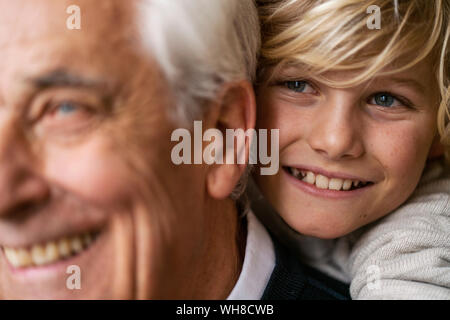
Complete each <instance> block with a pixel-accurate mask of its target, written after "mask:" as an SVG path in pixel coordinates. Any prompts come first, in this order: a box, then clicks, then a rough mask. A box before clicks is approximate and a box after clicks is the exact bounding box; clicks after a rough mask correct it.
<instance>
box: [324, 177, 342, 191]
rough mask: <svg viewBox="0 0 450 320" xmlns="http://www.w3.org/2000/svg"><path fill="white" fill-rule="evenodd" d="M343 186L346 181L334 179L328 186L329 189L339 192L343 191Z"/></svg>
mask: <svg viewBox="0 0 450 320" xmlns="http://www.w3.org/2000/svg"><path fill="white" fill-rule="evenodd" d="M343 184H344V180H342V179H337V178H332V179H330V184H329V185H328V189H330V190H337V191H339V190H341V188H342V185H343Z"/></svg>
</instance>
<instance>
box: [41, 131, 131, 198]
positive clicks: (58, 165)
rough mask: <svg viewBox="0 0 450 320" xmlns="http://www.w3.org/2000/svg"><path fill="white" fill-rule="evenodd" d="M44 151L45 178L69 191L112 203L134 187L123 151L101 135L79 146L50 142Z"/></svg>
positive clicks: (80, 195) (82, 196)
mask: <svg viewBox="0 0 450 320" xmlns="http://www.w3.org/2000/svg"><path fill="white" fill-rule="evenodd" d="M44 153H45V154H44V155H43V158H44V159H43V165H44V169H43V170H44V175H45V178H46V179H48V180H49V182H50V183H51V184H55V185H56V186H58V187H59V188H62V189H63V190H64V191H65V192H68V193H74V194H76V195H78V196H79V197H81V198H83V199H85V200H87V201H92V202H94V203H96V204H99V205H102V204H105V205H110V204H112V203H111V201H115V202H116V201H120V200H121V198H123V197H124V196H125V195H126V194H127V191H129V190H130V189H131V188H129V183H128V181H127V180H128V179H129V176H128V175H127V170H126V167H125V165H124V161H122V159H121V158H120V153H119V152H117V151H115V150H114V149H113V148H112V147H110V145H109V144H108V143H107V142H106V141H105V140H104V139H102V138H101V137H99V138H94V139H91V140H89V141H88V142H85V143H83V144H80V145H75V146H49V147H46V148H45V152H44Z"/></svg>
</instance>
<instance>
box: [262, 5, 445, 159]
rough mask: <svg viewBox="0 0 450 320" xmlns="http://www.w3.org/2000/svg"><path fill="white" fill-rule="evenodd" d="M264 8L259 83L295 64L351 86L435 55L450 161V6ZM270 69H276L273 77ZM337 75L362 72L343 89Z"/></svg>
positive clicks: (440, 117) (441, 120)
mask: <svg viewBox="0 0 450 320" xmlns="http://www.w3.org/2000/svg"><path fill="white" fill-rule="evenodd" d="M257 4H258V10H259V16H260V19H261V27H262V30H261V31H262V52H261V59H260V65H259V77H260V79H265V80H266V81H267V80H268V79H270V77H271V75H273V74H274V73H276V71H277V70H278V69H279V68H281V67H283V66H286V65H295V66H297V67H300V68H302V69H303V70H304V72H307V73H308V75H312V77H313V78H314V79H318V80H320V81H322V82H324V83H326V84H328V85H330V86H334V87H349V86H354V85H357V84H360V83H363V82H366V81H368V80H370V79H372V78H374V77H376V76H386V75H389V74H394V73H397V72H401V71H404V70H406V69H408V68H410V67H412V66H414V65H416V64H417V63H419V62H420V61H422V60H424V59H425V58H427V57H430V58H431V59H432V61H434V65H433V72H434V73H435V75H436V84H437V85H438V87H439V90H440V105H439V110H438V119H437V121H438V130H439V133H440V134H441V138H442V139H441V141H442V142H443V144H444V145H445V146H446V153H447V160H449V159H450V124H449V119H450V91H449V74H450V65H449V45H448V40H449V34H450V26H449V20H450V18H449V17H450V0H403V1H402V0H367V1H361V0H257ZM371 5H376V6H378V7H379V8H380V10H381V11H380V12H381V28H380V29H379V30H377V29H374V30H371V29H369V28H368V26H367V21H368V19H369V17H370V14H369V13H367V8H368V7H370V6H371ZM400 59H401V61H402V64H399V63H398V61H400ZM387 66H390V67H391V68H390V69H389V71H388V72H387V71H386V67H387ZM271 67H273V69H272V68H271ZM269 68H271V69H270V70H273V71H272V72H271V73H270V74H267V72H266V71H267V70H268V69H269ZM329 70H354V71H356V70H357V71H359V72H358V75H357V76H356V77H354V78H353V79H351V80H348V81H346V82H339V83H337V82H335V81H333V80H331V79H327V78H325V77H324V76H323V74H324V72H326V71H329Z"/></svg>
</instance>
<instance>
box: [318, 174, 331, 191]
mask: <svg viewBox="0 0 450 320" xmlns="http://www.w3.org/2000/svg"><path fill="white" fill-rule="evenodd" d="M329 182H330V180H329V179H328V178H327V177H325V176H322V175H321V174H318V175H317V176H316V187H317V188H319V189H328V184H329Z"/></svg>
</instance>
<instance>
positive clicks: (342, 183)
mask: <svg viewBox="0 0 450 320" xmlns="http://www.w3.org/2000/svg"><path fill="white" fill-rule="evenodd" d="M289 171H290V173H291V175H293V176H294V177H296V178H298V179H300V180H302V181H304V182H306V183H309V184H312V185H315V186H316V187H317V188H319V189H328V190H335V191H348V190H350V189H352V187H353V188H357V187H363V186H365V185H366V184H367V183H363V182H361V181H358V180H350V179H339V178H328V177H326V176H324V175H321V174H317V175H316V174H315V173H314V172H312V171H301V170H299V169H296V168H290V170H289Z"/></svg>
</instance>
